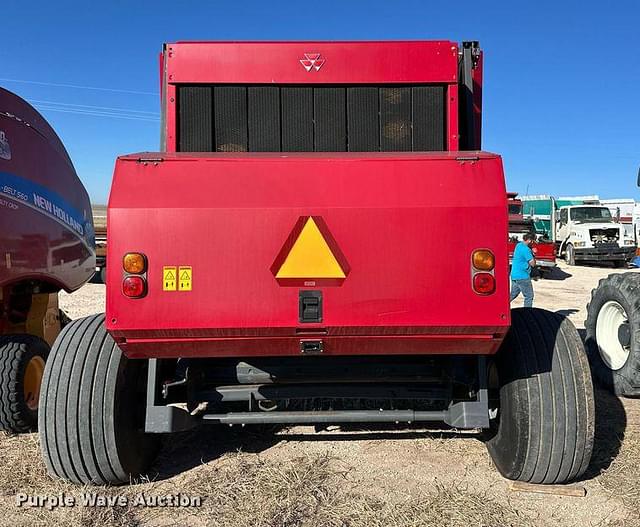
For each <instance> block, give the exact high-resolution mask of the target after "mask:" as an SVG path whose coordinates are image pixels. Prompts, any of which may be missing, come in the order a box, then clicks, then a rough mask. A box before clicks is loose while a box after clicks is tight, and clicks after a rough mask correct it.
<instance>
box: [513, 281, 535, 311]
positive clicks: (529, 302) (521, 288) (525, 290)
mask: <svg viewBox="0 0 640 527" xmlns="http://www.w3.org/2000/svg"><path fill="white" fill-rule="evenodd" d="M520 293H522V294H523V295H524V307H533V284H532V283H531V278H524V279H522V280H513V279H512V280H511V302H513V301H514V300H515V298H516V297H517V296H518V295H519V294H520Z"/></svg>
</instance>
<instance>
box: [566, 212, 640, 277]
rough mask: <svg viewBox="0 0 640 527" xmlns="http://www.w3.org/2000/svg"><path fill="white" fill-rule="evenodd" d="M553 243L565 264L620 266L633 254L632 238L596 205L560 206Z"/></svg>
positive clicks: (633, 241) (634, 247)
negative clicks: (583, 263) (585, 263)
mask: <svg viewBox="0 0 640 527" xmlns="http://www.w3.org/2000/svg"><path fill="white" fill-rule="evenodd" d="M554 230H555V242H556V245H557V246H558V251H559V254H563V255H564V257H565V260H566V261H567V263H568V264H569V265H574V264H575V263H576V262H577V261H596V262H602V261H605V262H613V263H614V264H615V265H619V266H624V265H625V264H626V262H628V261H629V260H630V259H631V258H632V256H633V255H634V254H635V250H636V245H635V240H634V238H633V236H631V235H630V234H628V233H627V231H626V229H625V228H624V225H622V224H620V223H617V222H616V221H615V220H614V218H613V216H612V215H611V211H610V210H609V208H608V207H606V206H603V205H599V204H584V205H570V206H563V207H560V208H559V209H558V210H557V212H556V214H555V229H554Z"/></svg>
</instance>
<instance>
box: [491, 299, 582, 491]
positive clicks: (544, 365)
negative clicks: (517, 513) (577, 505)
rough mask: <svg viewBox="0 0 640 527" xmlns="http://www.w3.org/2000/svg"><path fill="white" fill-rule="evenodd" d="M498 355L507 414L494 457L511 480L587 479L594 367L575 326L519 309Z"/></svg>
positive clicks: (496, 432) (502, 414) (496, 431)
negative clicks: (585, 475) (584, 477)
mask: <svg viewBox="0 0 640 527" xmlns="http://www.w3.org/2000/svg"><path fill="white" fill-rule="evenodd" d="M511 316H512V325H511V329H510V330H509V334H508V335H507V338H506V339H505V342H504V344H503V346H502V347H501V349H500V351H499V352H498V355H497V357H496V365H497V370H498V378H499V384H500V388H499V389H500V396H499V398H500V408H499V410H498V419H497V423H495V424H494V428H493V429H492V434H493V437H491V438H490V439H489V440H488V441H487V447H488V449H489V453H490V455H491V457H492V459H493V462H494V463H495V465H496V466H497V468H498V470H499V471H500V473H501V474H502V475H503V476H505V477H506V478H509V479H513V480H517V481H525V482H529V483H545V484H554V483H565V482H568V481H571V480H575V479H576V478H579V477H580V476H581V475H582V474H583V473H584V471H585V470H586V469H587V466H588V465H589V461H590V459H591V453H592V450H593V436H594V412H595V410H594V398H593V385H592V383H591V374H590V371H589V363H588V361H587V357H586V354H585V352H584V348H583V345H582V341H581V340H580V336H579V335H578V332H577V331H576V329H575V327H574V326H573V324H572V323H571V322H570V321H569V319H567V318H566V317H563V316H561V315H558V314H556V313H551V312H550V311H546V310H544V309H536V308H529V309H527V308H520V309H513V310H512V311H511Z"/></svg>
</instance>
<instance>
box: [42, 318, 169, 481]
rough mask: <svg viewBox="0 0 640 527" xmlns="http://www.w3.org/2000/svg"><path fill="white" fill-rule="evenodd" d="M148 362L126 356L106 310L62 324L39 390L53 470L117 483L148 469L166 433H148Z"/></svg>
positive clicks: (46, 457)
mask: <svg viewBox="0 0 640 527" xmlns="http://www.w3.org/2000/svg"><path fill="white" fill-rule="evenodd" d="M146 367H147V361H143V360H128V359H127V358H126V357H125V356H124V355H123V354H122V352H121V351H120V348H118V346H117V345H116V343H115V342H114V341H113V339H112V338H111V336H110V335H109V334H108V333H107V331H106V329H105V327H104V315H103V314H100V315H94V316H91V317H86V318H81V319H78V320H74V321H73V322H71V323H70V324H69V325H68V326H66V327H65V328H64V330H62V332H61V333H60V335H59V336H58V338H57V339H56V341H55V343H54V345H53V348H52V350H51V355H50V357H49V361H48V362H47V367H46V369H45V375H44V379H43V389H42V390H41V392H40V409H41V410H40V415H39V430H40V445H41V448H42V455H43V458H44V461H45V463H46V466H47V469H48V471H49V473H50V474H51V475H52V476H55V477H58V478H61V479H66V480H70V481H73V482H75V483H80V484H99V485H105V484H112V485H114V484H115V485H117V484H122V483H129V482H131V481H133V480H135V479H136V478H138V477H140V476H142V475H144V474H145V473H146V472H147V470H148V468H149V467H150V465H151V463H153V461H154V460H155V458H156V456H157V453H158V448H159V437H158V436H157V435H153V434H145V433H144V411H145V403H146V400H145V394H144V390H145V386H146V378H147V377H146Z"/></svg>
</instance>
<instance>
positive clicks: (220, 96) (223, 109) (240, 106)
mask: <svg viewBox="0 0 640 527" xmlns="http://www.w3.org/2000/svg"><path fill="white" fill-rule="evenodd" d="M213 106H214V108H215V112H214V123H215V140H216V148H215V149H216V151H218V152H246V151H247V89H246V88H245V87H243V86H216V87H215V88H214V91H213Z"/></svg>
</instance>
